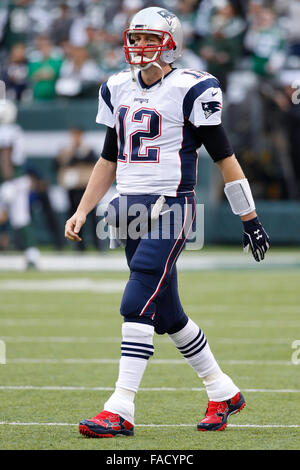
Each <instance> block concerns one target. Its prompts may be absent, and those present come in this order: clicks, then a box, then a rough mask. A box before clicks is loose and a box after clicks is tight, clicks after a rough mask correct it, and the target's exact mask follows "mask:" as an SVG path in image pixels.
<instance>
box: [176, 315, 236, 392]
mask: <svg viewBox="0 0 300 470" xmlns="http://www.w3.org/2000/svg"><path fill="white" fill-rule="evenodd" d="M169 336H170V338H171V339H172V341H173V342H174V343H175V345H176V347H177V348H178V350H179V351H180V352H181V353H182V354H183V356H184V357H185V359H186V361H187V362H188V363H189V364H190V366H191V367H192V368H193V369H194V370H195V371H196V372H197V374H198V376H199V377H200V378H202V379H203V383H204V385H205V387H206V391H207V394H208V398H209V400H213V401H223V400H228V399H229V398H231V397H233V396H234V395H235V394H236V393H237V392H238V391H239V389H238V388H237V387H236V385H235V384H234V383H233V382H232V380H231V379H230V377H228V376H227V375H226V374H224V373H223V372H222V370H221V369H220V367H219V365H218V363H217V361H216V359H215V357H214V355H213V353H212V352H211V349H210V347H209V344H208V343H207V339H206V337H205V335H204V333H203V331H201V329H200V328H199V327H198V326H197V325H196V323H194V322H193V320H191V319H189V320H188V322H187V324H186V325H185V327H184V328H182V329H181V330H180V331H178V332H177V333H174V334H172V335H169Z"/></svg>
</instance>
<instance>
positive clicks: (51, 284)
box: [0, 278, 126, 293]
mask: <svg viewBox="0 0 300 470" xmlns="http://www.w3.org/2000/svg"><path fill="white" fill-rule="evenodd" d="M125 286H126V281H114V280H109V281H100V280H99V281H97V280H92V279H85V278H80V279H75V278H71V279H67V278H63V279H36V280H18V279H12V280H9V281H0V291H18V292H19V291H24V292H28V291H34V292H36V291H41V292H99V293H114V292H123V290H124V288H125Z"/></svg>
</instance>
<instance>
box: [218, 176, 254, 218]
mask: <svg viewBox="0 0 300 470" xmlns="http://www.w3.org/2000/svg"><path fill="white" fill-rule="evenodd" d="M224 192H225V194H226V197H227V199H228V201H229V204H230V206H231V209H232V212H233V213H234V214H235V215H246V214H249V213H250V212H252V211H254V210H255V204H254V200H253V196H252V193H251V188H250V186H249V183H248V180H247V179H246V178H244V179H242V180H235V181H231V182H230V183H226V184H225V188H224Z"/></svg>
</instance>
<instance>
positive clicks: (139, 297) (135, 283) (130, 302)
mask: <svg viewBox="0 0 300 470" xmlns="http://www.w3.org/2000/svg"><path fill="white" fill-rule="evenodd" d="M150 297H151V289H148V288H147V286H146V285H144V284H143V283H142V282H141V281H140V280H138V279H130V280H129V281H128V283H127V285H126V288H125V291H124V294H123V298H122V302H121V308H120V312H121V315H123V317H124V318H125V319H126V318H127V319H130V320H131V319H132V318H139V317H140V316H141V314H142V312H143V309H144V308H145V306H146V304H147V302H148V301H149V299H150ZM147 307H148V308H147V315H146V316H147V317H148V316H152V315H153V313H154V312H155V306H154V305H151V302H150V303H149V305H148V306H147Z"/></svg>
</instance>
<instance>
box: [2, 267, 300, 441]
mask: <svg viewBox="0 0 300 470" xmlns="http://www.w3.org/2000/svg"><path fill="white" fill-rule="evenodd" d="M108 262H109V260H108ZM126 278H127V274H126V273H106V274H100V273H99V274H97V273H88V272H87V273H82V272H81V273H77V274H76V273H61V272H60V273H55V272H53V273H51V274H50V273H45V272H28V273H27V272H26V273H0V298H1V304H0V309H1V310H0V312H1V313H0V339H2V341H4V342H5V345H6V357H7V363H6V364H5V365H0V448H1V449H106V450H123V449H128V450H132V449H136V450H139V449H152V450H153V449H166V450H168V449H173V450H175V449H181V450H194V449H299V448H300V418H299V417H300V400H299V398H300V364H293V363H292V354H293V353H294V359H296V362H300V353H299V354H298V353H297V350H296V349H293V348H292V343H293V342H294V341H295V340H299V342H300V316H299V313H300V271H299V270H297V269H294V270H276V271H275V270H274V271H273V270H265V269H255V270H252V271H250V270H240V271H239V270H222V271H218V272H217V271H214V270H210V271H202V272H196V271H195V272H182V273H179V280H180V284H179V288H180V292H181V298H182V302H183V305H184V307H185V310H186V313H187V314H188V315H190V317H191V318H192V319H193V320H194V321H196V322H197V323H198V324H199V326H200V327H201V328H202V329H203V330H204V332H205V334H206V336H207V338H208V340H209V342H210V345H211V348H212V350H213V352H214V353H215V356H216V358H217V359H218V360H219V363H220V365H221V367H222V368H223V370H224V371H225V372H226V373H228V374H229V375H231V377H232V378H233V379H234V381H235V382H236V383H237V385H238V386H239V387H240V388H241V390H242V391H243V393H244V395H245V398H246V400H247V406H246V408H245V409H244V410H243V411H242V412H241V413H240V414H238V415H235V416H232V417H231V418H230V421H229V424H230V425H229V426H228V427H227V429H226V431H224V432H217V433H199V432H197V431H196V423H197V420H198V419H199V418H201V417H202V416H203V414H204V412H205V408H206V405H207V396H206V393H205V392H204V391H203V385H202V382H201V380H200V379H199V378H198V377H197V376H196V374H195V372H194V371H193V370H192V369H191V368H190V367H189V366H188V365H187V364H186V363H185V362H184V360H183V359H182V357H181V355H180V354H179V352H177V350H176V349H175V348H174V346H173V344H172V343H171V342H170V341H169V340H168V338H167V337H166V336H163V337H161V336H156V337H155V355H154V357H153V358H152V359H150V361H149V364H148V366H147V369H146V373H145V375H144V378H143V381H142V384H141V391H140V392H139V393H138V395H137V397H136V427H135V436H134V437H131V438H124V437H123V438H115V439H87V438H84V437H82V436H81V435H79V433H78V428H77V423H78V422H79V421H80V420H81V419H84V418H89V417H92V416H94V415H95V414H97V413H98V412H99V411H101V409H102V405H103V402H104V401H105V400H106V399H107V397H108V396H109V395H110V394H111V391H112V389H113V387H114V384H115V381H116V379H117V368H118V360H119V357H120V328H121V317H120V315H119V313H118V312H119V304H120V300H121V295H122V286H123V282H118V281H124V282H125V281H126ZM8 281H13V282H10V283H8ZM36 281H38V282H36ZM55 281H56V282H55ZM104 281H106V282H107V281H112V282H110V284H106V288H108V289H110V288H114V290H115V292H114V293H104V292H101V291H100V290H99V291H97V286H103V285H104V284H103V282H104ZM4 282H5V283H6V284H3V283H4ZM1 286H2V287H1ZM95 286H96V287H95ZM46 289H48V290H46ZM298 349H300V346H299V345H298ZM297 359H298V360H297ZM294 362H295V361H294Z"/></svg>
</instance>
